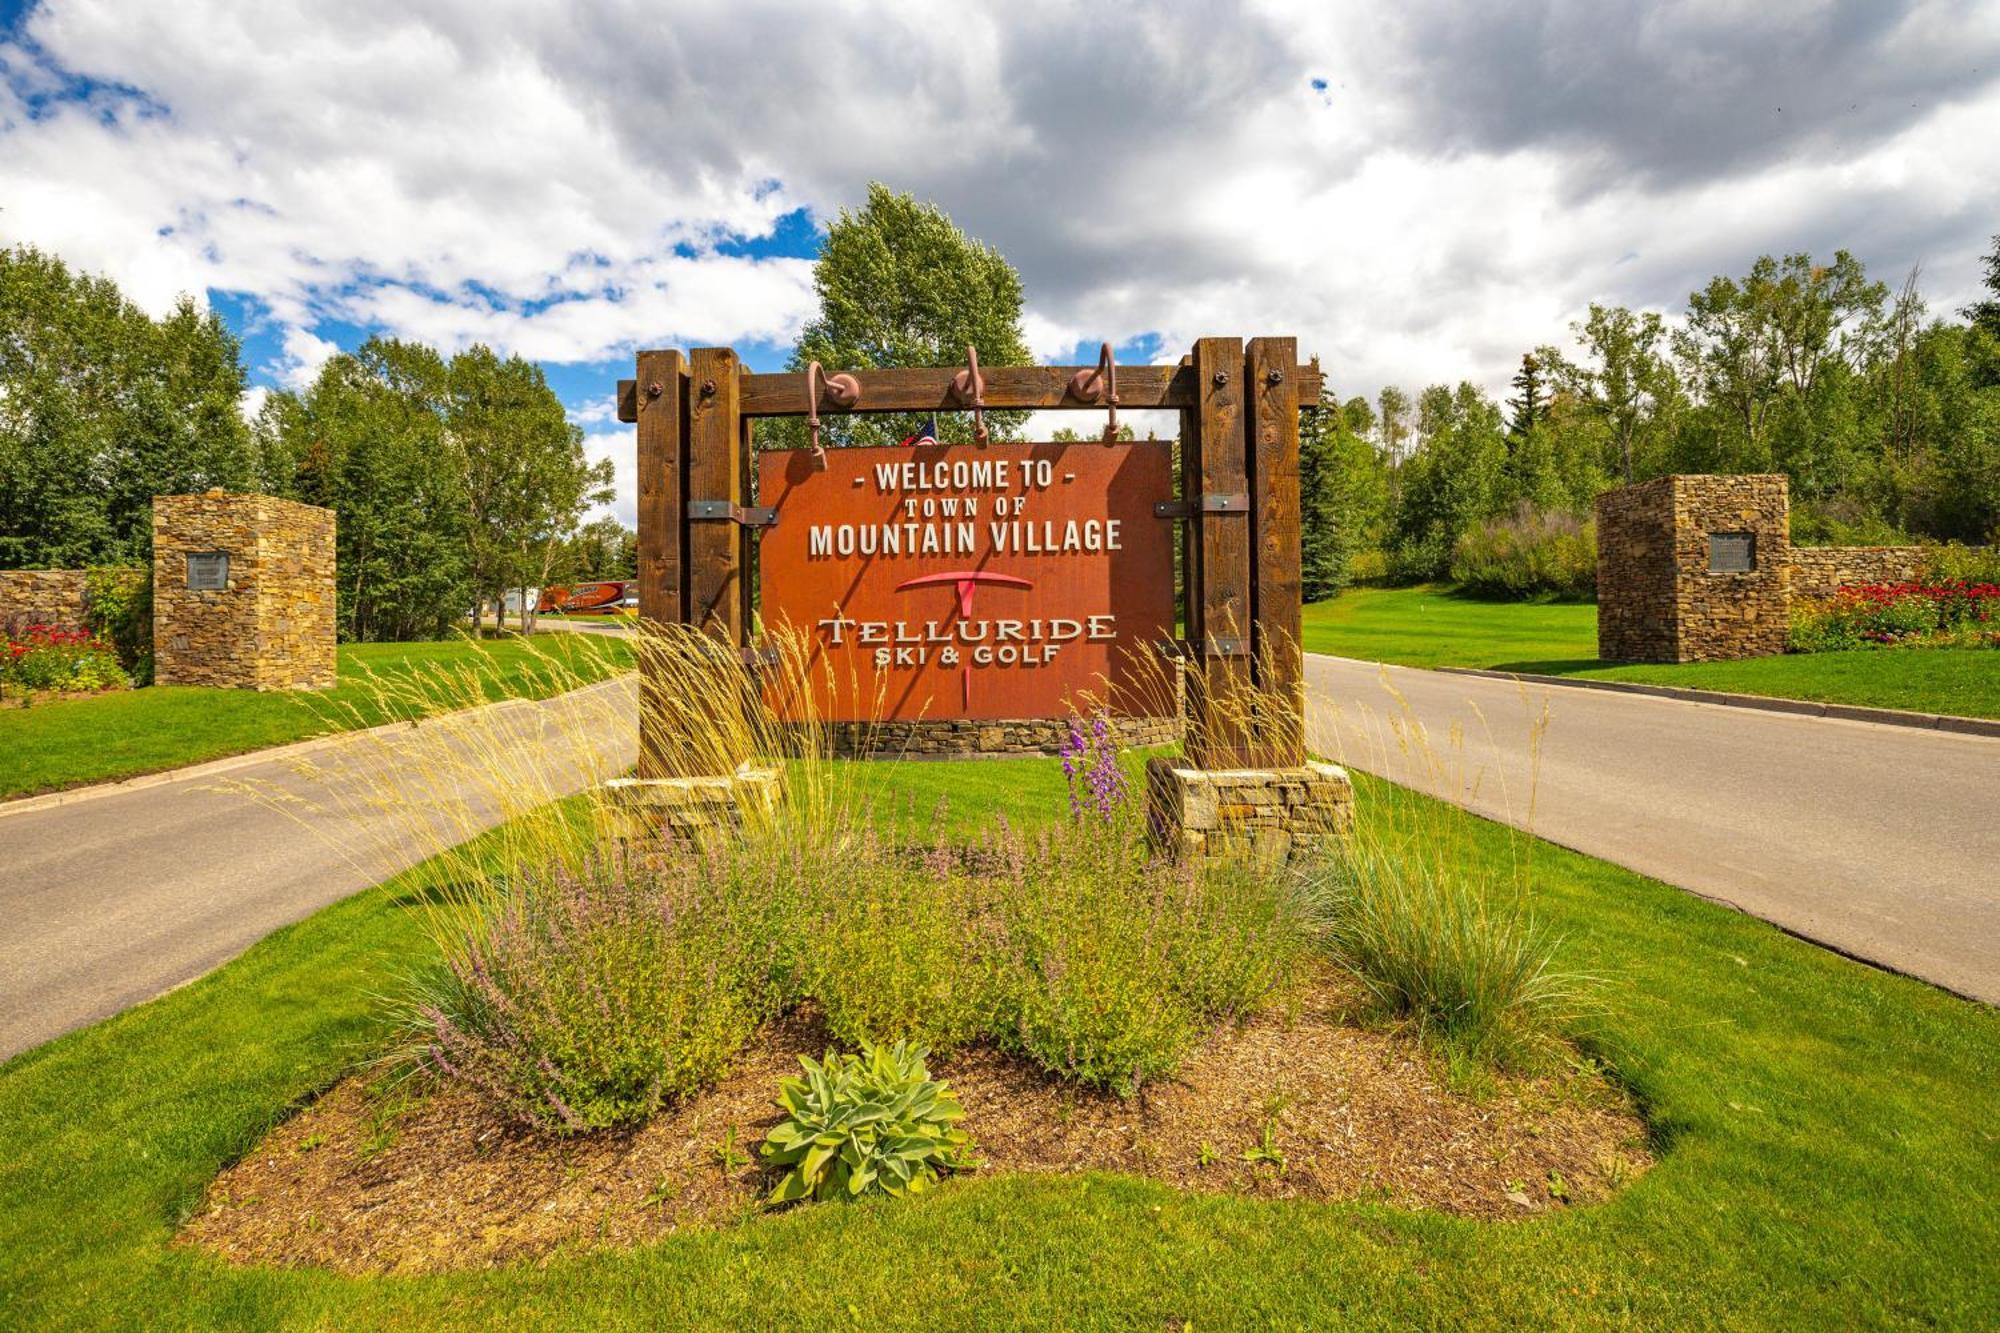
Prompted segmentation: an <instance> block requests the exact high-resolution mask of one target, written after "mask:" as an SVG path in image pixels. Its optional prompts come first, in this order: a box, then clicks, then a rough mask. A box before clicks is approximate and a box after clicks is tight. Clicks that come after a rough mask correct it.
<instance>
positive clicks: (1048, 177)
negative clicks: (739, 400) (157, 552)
mask: <svg viewBox="0 0 2000 1333" xmlns="http://www.w3.org/2000/svg"><path fill="white" fill-rule="evenodd" d="M1996 144H2000V0H1986V2H1985V3H1976V2H1958V0H1938V2H1937V3H1919V4H1899V3H1893V2H1892V0H1852V2H1847V3H1843V2H1841V0H1820V2H1817V3H1813V2H1805V3H1795V2H1793V0H1758V2H1757V3H1755V4H1750V3H1742V2H1740V0H1699V2H1696V3H1684V4H1661V5H1634V4H1624V3H1618V2H1617V0H1567V2H1566V0H1546V2H1544V3H1533V2H1526V0H1524V2H1523V3H1498V2H1497V0H1496V2H1494V3H1486V2H1485V0H1482V3H1479V4H1448V3H1431V2H1429V0H1398V3H1395V4H1380V5H1367V6H1363V5H1349V4H1339V3H1327V2H1326V0H1319V2H1317V3H1314V2H1312V0H1301V2H1300V3H1293V4H1284V3H1246V4H1242V5H1229V4H1226V3H1222V2H1221V0H1207V2H1195V3H1167V4H1159V3H1155V4H1146V5H1121V4H1118V3H1114V2H1113V0H1095V2H1094V3H1089V4H1066V3H1042V2H1040V0H1007V2H1006V3H1001V4H994V5H991V6H976V5H970V4H964V3H956V2H954V3H949V4H945V3H939V4H873V5H861V4H844V3H839V2H838V0H814V3H811V4H806V5H785V4H776V3H766V2H765V0H730V3H718V4H703V3H681V4H675V5H667V4H641V3H637V2H636V0H567V2H566V3H562V4H551V3H545V2H543V0H519V2H513V0H477V3H472V2H466V3H458V2H456V0H449V2H447V0H437V2H426V0H342V2H341V3H331V2H329V0H317V2H315V0H305V2H303V3H286V2H284V0H256V3H242V2H241V0H238V2H237V3H221V2H218V0H174V3H171V4H162V3H152V2H151V0H124V2H123V3H112V2H111V0H40V3H35V4H30V5H22V4H19V3H14V2H13V0H0V242H6V243H13V242H32V243H35V244H38V245H41V246H43V247H45V248H48V249H52V250H54V251H56V252H57V253H59V254H61V255H62V256H64V257H65V258H66V259H68V260H70V261H72V262H73V263H75V264H78V265H81V266H83V267H86V268H90V269H95V270H100V271H103V272H106V273H109V274H110V275H112V276H113V277H115V278H116V279H117V280H118V281H119V282H120V283H121V284H122V285H123V287H124V288H125V290H126V291H127V292H128V293H129V294H130V295H131V296H132V297H134V298H135V299H136V300H138V301H140V302H141V303H142V304H144V305H146V306H148V307H150V308H153V309H156V310H157V309H161V308H164V307H165V306H166V305H168V304H170V303H171V302H172V301H173V300H174V299H175V297H176V296H177V294H179V293H182V292H186V293H190V294H192V295H194V296H195V297H196V298H197V299H198V300H202V301H205V302H207V303H209V304H211V305H213V306H214V307H215V308H217V309H218V310H220V311H222V312H223V313H224V314H225V316H226V317H227V318H228V319H229V320H230V321H231V323H232V324H233V325H234V326H235V327H236V328H237V329H238V331H239V332H240V333H241V334H242V335H243V338H244V341H245V346H246V357H247V359H248V361H249V363H250V366H251V370H252V376H253V379H254V381H255V382H257V383H258V384H260V385H276V384H298V383H300V382H302V381H304V380H306V379H308V378H310V376H311V375H312V373H313V371H314V370H315V368H316V367H317V366H318V364H319V363H320V362H321V361H322V360H323V359H324V358H325V357H326V356H327V355H329V354H330V353H331V352H332V351H333V350H335V349H337V348H341V347H347V346H351V345H353V344H354V343H355V342H357V341H359V340H360V339H361V338H363V337H366V336H367V335H368V334H369V333H370V332H374V331H386V332H389V333H393V334H396V335H400V336H404V337H415V338H421V339H424V340H427V341H429V342H432V343H435V344H438V345H441V346H443V347H445V348H447V349H456V348H458V347H462V346H464V345H466V344H468V343H471V342H475V341H483V342H487V343H490V344H492V345H494V346H496V347H499V348H501V349H503V350H509V351H515V352H519V353H520V354H522V355H524V356H528V357H532V358H535V359H537V360H539V361H541V362H543V363H544V365H545V366H546V367H547V369H548V372H549V375H550V379H551V382H552V383H554V384H555V386H556V388H557V390H558V391H559V392H560V393H561V394H562V395H563V397H564V399H565V400H566V401H567V402H568V403H569V404H570V407H571V410H572V412H573V413H574V414H575V415H576V418H577V420H578V421H579V422H580V423H581V424H582V425H583V426H584V428H585V430H586V431H588V432H590V434H591V447H592V449H593V451H594V452H597V453H599V454H602V455H608V456H612V457H615V458H617V459H619V461H620V463H621V468H622V471H623V473H624V479H625V482H626V484H627V486H628V487H629V478H630V468H629V454H630V447H631V446H630V439H629V435H628V433H627V428H620V427H618V425H617V423H616V422H615V421H612V420H611V419H610V410H609V393H610V387H611V383H612V381H613V380H615V379H616V378H617V376H618V375H619V374H620V373H629V370H628V369H627V367H628V365H629V358H630V354H631V352H632V350H633V349H634V348H635V347H637V346H640V345H653V346H692V345H697V344H714V343H725V342H726V343H732V344H735V345H736V346H737V347H738V348H739V349H741V350H743V351H744V352H745V354H746V356H747V357H748V359H749V361H750V362H751V364H752V365H753V366H754V367H757V368H774V367H775V366H776V365H777V364H778V363H779V362H781V361H782V360H783V358H784V355H785V352H786V350H787V348H788V347H789V345H790V343H791V340H792V339H793V337H794V336H795V334H796V332H797V330H798V328H799V326H800V324H801V323H802V322H803V321H804V320H805V319H806V318H808V317H809V315H810V313H811V311H812V290H811V273H810V268H811V257H812V255H813V253H814V252H815V249H816V247H817V243H818V238H819V236H820V234H821V233H822V231H823V228H824V224H825V221H826V220H827V219H828V218H830V217H832V216H834V215H835V214H836V213H837V212H838V210H839V209H840V208H842V207H843V206H849V205H852V204H854V203H855V202H856V201H857V200H858V199H859V198H860V197H861V195H862V194H863V192H864V190H865V188H866V184H867V182H868V181H869V180H871V179H879V180H883V181H886V182H888V183H889V184H891V185H893V186H894V187H896V188H898V189H901V190H908V191H913V192H915V193H916V194H918V195H919V196H921V197H924V198H928V199H931V200H933V201H935V202H936V203H938V204H939V205H941V206H942V207H943V208H944V209H945V210H946V211H947V212H949V213H950V214H951V215H952V217H953V218H954V219H956V220H957V221H958V222H959V223H960V224H961V225H962V226H964V227H966V228H967V229H968V230H970V231H971V232H973V233H974V234H975V235H978V236H980V237H982V238H984V239H985V240H988V241H990V242H992V243H993V244H995V245H997V246H998V247H999V248H1000V249H1001V251H1002V252H1003V253H1005V254H1006V255H1007V256H1008V258H1009V259H1011V260H1012V261H1013V262H1014V264H1015V265H1016V266H1017V267H1018V268H1019V269H1020V270H1021V274H1022V278H1023V280H1024V282H1025V284H1026V288H1027V296H1028V321H1027V323H1028V333H1029V340H1030V343H1031V345H1032V346H1033V347H1034V349H1035V351H1036V352H1037V354H1038V355H1040V356H1041V357H1042V358H1043V359H1044V360H1058V361H1069V360H1076V359H1082V358H1081V354H1080V352H1079V348H1080V346H1081V345H1084V344H1095V343H1096V342H1097V341H1098V340H1099V339H1106V338H1108V339H1110V340H1111V341H1112V342H1114V343H1115V344H1117V345H1118V346H1119V348H1120V350H1121V355H1123V356H1125V357H1127V358H1132V359H1142V358H1149V357H1155V356H1158V357H1167V356H1177V355H1179V354H1180V352H1181V350H1182V349H1184V348H1185V346H1186V345H1187V344H1188V343H1189V342H1190V341H1191V340H1192V339H1193V338H1194V337H1196V336H1198V335H1201V334H1205V333H1241V334H1246V335H1247V334H1252V333H1296V334H1297V335H1299V337H1300V338H1301V340H1302V345H1303V347H1304V349H1305V350H1306V351H1308V352H1316V353H1318V354H1319V355H1320V356H1321V358H1322V360H1323V362H1324V364H1325V366H1326V368H1327V370H1328V371H1329V373H1330V375H1331V376H1332V380H1333V383H1334V384H1335V386H1336V387H1337V388H1338V389H1339V390H1340V392H1342V393H1343V394H1352V393H1370V394H1372V393H1373V392H1374V390H1375V389H1376V388H1377V387H1379V386H1380V385H1381V384H1383V383H1385V382H1395V383H1400V384H1404V385H1407V386H1410V387H1412V388H1415V387H1418V386H1421V385H1422V384H1424V383H1427V382H1431V381H1437V380H1446V379H1450V380H1456V379H1459V378H1471V379H1473V380H1475V381H1478V382H1481V383H1483V384H1486V385H1489V386H1493V387H1498V386H1501V385H1503V384H1504V382H1505V380H1506V378H1507V376H1508V374H1509V373H1510V372H1511V369H1512V367H1513V364H1514V363H1515V362H1516V361H1517V359H1518V358H1519V355H1520V353H1521V351H1522V350H1523V349H1525V348H1527V347H1529V346H1531V345H1533V344H1535V343H1537V342H1544V341H1550V340H1552V339H1555V338H1558V337H1559V336H1560V335H1561V334H1562V331H1563V330H1564V328H1565V326H1566V325H1567V324H1568V322H1569V321H1571V320H1573V319H1576V318H1578V317H1580V315H1581V314H1582V312H1583V310H1584V308H1585V307H1586V306H1587V305H1588V304H1589V303H1590V302H1592V301H1604V302H1619V303H1624V304H1628V305H1634V306H1645V307H1654V308H1659V309H1663V310H1669V311H1672V310H1677V309H1679V308H1680V306H1681V305H1682V303H1683V302H1684V301H1685V298H1686V295H1687V293H1688V291H1689V290H1690V289H1691V288H1693V287H1695V286H1696V285H1698V284H1699V283H1701V282H1702V281H1703V280H1705V279H1706V278H1707V277H1708V276H1710V275H1712V274H1715V273H1718V272H1731V273H1738V272H1741V271H1742V270H1743V269H1744V268H1745V267H1746V266H1747V265H1748V263H1749V262H1750V261H1751V260H1752V259H1753V258H1754V257H1755V256H1757V255H1758V254H1760V253H1764V252H1767V251H1769V252H1783V251H1794V250H1807V251H1811V252H1814V253H1830V252H1831V251H1832V250H1833V249H1834V248H1836V247H1841V246H1844V247H1846V248H1848V249H1851V250H1853V251H1854V252H1855V253H1856V254H1857V255H1859V256H1860V257H1861V259H1862V260H1863V261H1864V262H1865V263H1866V264H1867V265H1868V267H1869V269H1870V271H1871V272H1872V273H1874V274H1875V275H1877V276H1880V277H1885V278H1889V279H1891V280H1892V281H1893V280H1896V279H1899V278H1900V277H1901V275H1902V274H1903V273H1904V272H1906V271H1907V270H1908V269H1909V267H1910V266H1911V265H1912V264H1921V265H1922V266H1923V273H1924V278H1923V286H1924V290H1925V292H1926V293H1927V294H1928V295H1929V296H1930V298H1931V301H1932V307H1933V309H1934V310H1935V311H1937V312H1938V313H1948V312H1949V311H1951V310H1952V309H1953V308H1955V307H1956V306H1958V305H1960V304H1963V303H1964V302H1965V301H1966V300H1967V299H1969V298H1970V296H1971V294H1972V292H1973V289H1974V287H1975V286H1976V283H1977V273H1978V262H1977V261H1978V257H1979V255H1980V254H1981V252H1982V251H1984V249H1985V248H1986V245H1987V237H1988V236H1990V235H1991V234H1992V233H1994V232H2000V147H1996ZM617 508H618V510H619V511H620V512H621V513H622V514H623V515H624V516H625V517H627V518H628V519H629V517H630V495H629V490H628V493H627V494H626V495H624V496H622V497H621V500H620V503H619V505H618V506H617Z"/></svg>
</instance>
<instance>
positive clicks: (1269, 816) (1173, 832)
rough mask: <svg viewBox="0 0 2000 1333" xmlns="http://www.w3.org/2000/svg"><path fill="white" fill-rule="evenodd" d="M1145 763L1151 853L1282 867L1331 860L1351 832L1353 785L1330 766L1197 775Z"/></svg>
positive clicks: (1171, 764) (1177, 766) (1176, 762)
mask: <svg viewBox="0 0 2000 1333" xmlns="http://www.w3.org/2000/svg"><path fill="white" fill-rule="evenodd" d="M1185 765H1186V761H1185V760H1182V759H1171V758H1160V759H1151V760H1148V761H1147V763H1146V816H1147V819H1148V821H1149V822H1150V824H1151V831H1152V835H1153V839H1154V843H1155V845H1156V846H1159V847H1162V848H1164V849H1165V850H1166V851H1167V852H1169V853H1170V854H1172V855H1174V856H1177V857H1181V858H1190V857H1210V856H1222V855H1234V854H1247V855H1250V856H1252V857H1255V858H1257V859H1259V860H1271V861H1286V860H1292V859H1297V858H1305V857H1311V856H1314V855H1318V854H1322V853H1327V852H1331V851H1333V850H1334V849H1335V847H1336V846H1337V845H1338V844H1339V843H1340V841H1341V840H1342V839H1343V838H1345V837H1346V836H1347V833H1348V831H1349V830H1350V829H1351V828H1352V827H1353V824H1354V785H1353V783H1351V782H1350V781H1349V780H1348V777H1347V773H1346V771H1345V770H1343V769H1340V768H1338V767H1336V766H1335V765H1333V764H1322V763H1317V762H1308V763H1305V764H1303V765H1301V766H1299V767H1297V768H1279V769H1255V768H1243V769H1200V768H1188V767H1186V766H1185Z"/></svg>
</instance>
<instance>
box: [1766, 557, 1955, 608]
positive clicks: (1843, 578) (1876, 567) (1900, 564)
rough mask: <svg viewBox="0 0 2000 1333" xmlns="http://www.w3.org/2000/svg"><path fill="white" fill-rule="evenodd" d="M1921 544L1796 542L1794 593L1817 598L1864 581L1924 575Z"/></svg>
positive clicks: (1904, 579) (1894, 580)
mask: <svg viewBox="0 0 2000 1333" xmlns="http://www.w3.org/2000/svg"><path fill="white" fill-rule="evenodd" d="M1929 562H1930V557H1929V554H1928V553H1927V552H1926V551H1925V550H1924V548H1923V547H1921V546H1794V547H1793V548H1792V596H1793V597H1795V598H1798V599H1799V600H1801V601H1810V602H1817V601H1823V600H1825V599H1826V598H1828V597H1831V596H1833V595H1834V594H1835V593H1836V592H1839V591H1840V590H1841V589H1842V588H1844V587H1848V586H1851V585H1854V584H1861V583H1904V582H1910V581H1913V580H1916V579H1921V578H1923V577H1924V574H1925V570H1926V567H1927V566H1928V565H1929Z"/></svg>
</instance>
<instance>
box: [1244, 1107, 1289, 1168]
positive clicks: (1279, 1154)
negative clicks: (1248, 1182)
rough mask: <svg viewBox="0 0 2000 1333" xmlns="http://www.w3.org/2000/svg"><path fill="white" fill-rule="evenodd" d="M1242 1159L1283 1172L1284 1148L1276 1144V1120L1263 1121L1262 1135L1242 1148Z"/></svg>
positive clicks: (1254, 1164)
mask: <svg viewBox="0 0 2000 1333" xmlns="http://www.w3.org/2000/svg"><path fill="white" fill-rule="evenodd" d="M1243 1160H1244V1161H1246V1162H1248V1163H1250V1165H1252V1166H1269V1167H1272V1168H1274V1169H1275V1170H1276V1171H1277V1173H1278V1174H1279V1175H1281V1176H1282V1175H1284V1174H1285V1150H1284V1149H1283V1148H1280V1147H1279V1146H1278V1122H1277V1121H1275V1120H1266V1121H1265V1122H1264V1137H1263V1139H1262V1140H1260V1141H1259V1142H1257V1143H1253V1144H1251V1145H1250V1146H1249V1147H1248V1148H1245V1149H1244V1150H1243Z"/></svg>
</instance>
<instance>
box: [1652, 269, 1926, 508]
mask: <svg viewBox="0 0 2000 1333" xmlns="http://www.w3.org/2000/svg"><path fill="white" fill-rule="evenodd" d="M1888 296H1889V289H1888V287H1887V286H1886V285H1884V284H1882V283H1879V282H1877V283H1871V282H1869V281H1868V279H1867V274H1866V273H1865V271H1864V270H1863V268H1862V266H1861V263H1860V261H1858V260H1856V259H1855V258H1854V256H1853V255H1851V254H1849V253H1848V252H1847V251H1845V250H1839V251H1836V252H1835V253H1834V258H1833V262H1832V263H1831V264H1816V263H1814V262H1813V259H1812V256H1811V255H1807V254H1794V255H1787V256H1786V257H1785V258H1784V259H1783V260H1782V261H1780V260H1777V259H1774V258H1772V257H1771V256H1770V255H1765V256H1763V257H1761V258H1760V259H1758V260H1757V262H1756V263H1755V264H1752V265H1751V266H1750V272H1749V274H1748V275H1747V276H1746V277H1745V278H1744V279H1743V280H1742V281H1741V282H1738V281H1736V280H1734V279H1732V278H1727V277H1718V278H1715V279H1714V280H1712V281H1711V282H1710V283H1709V285H1708V286H1707V287H1705V288H1703V289H1702V290H1701V291H1698V292H1695V293H1693V294H1692V295H1690V296H1689V297H1688V322H1687V328H1686V329H1685V330H1683V331H1682V332H1681V333H1680V334H1678V335H1676V337H1675V339H1674V347H1675V354H1676V355H1677V356H1678V357H1679V359H1680V361H1681V363H1682V366H1683V374H1684V375H1685V377H1686V379H1687V381H1688V382H1689V383H1690V384H1692V385H1693V386H1695V387H1696V389H1697V390H1698V392H1699V393H1700V396H1701V398H1702V399H1703V402H1704V407H1705V410H1706V414H1707V416H1708V418H1709V420H1708V421H1707V422H1706V423H1705V424H1706V425H1707V427H1708V429H1709V431H1710V433H1711V434H1710V443H1709V447H1707V448H1706V449H1704V450H1703V451H1702V452H1703V454H1704V455H1705V457H1704V458H1703V459H1702V461H1703V462H1704V463H1706V464H1707V465H1708V466H1709V467H1710V468H1711V469H1713V468H1716V467H1720V468H1721V469H1722V470H1727V471H1746V472H1747V471H1760V470H1764V469H1768V468H1771V467H1773V466H1777V467H1780V468H1782V469H1784V470H1785V471H1786V472H1788V473H1790V474H1792V476H1793V479H1794V481H1795V482H1798V483H1800V485H1801V488H1802V489H1803V491H1804V492H1805V493H1807V494H1823V493H1825V492H1826V491H1827V490H1828V489H1829V488H1830V487H1831V486H1832V485H1833V484H1834V483H1835V481H1836V469H1835V468H1833V467H1831V466H1828V464H1829V462H1830V460H1831V458H1832V456H1833V455H1834V454H1836V453H1837V452H1838V450H1835V449H1830V448H1828V447H1827V446H1828V445H1829V444H1830V443H1832V441H1831V437H1830V436H1829V434H1828V431H1827V428H1828V426H1829V425H1831V424H1832V422H1831V419H1830V418H1829V417H1828V416H1827V410H1828V409H1829V408H1831V407H1835V406H1837V403H1836V402H1834V401H1833V400H1835V399H1838V397H1839V396H1840V394H1839V389H1840V388H1841V387H1842V386H1840V385H1835V386H1834V391H1833V393H1832V394H1822V393H1821V389H1822V387H1823V386H1824V385H1826V383H1827V379H1828V376H1829V375H1833V376H1836V377H1838V376H1839V375H1840V373H1841V372H1843V371H1852V370H1854V369H1855V368H1856V367H1857V365H1858V364H1859V362H1860V361H1861V360H1862V359H1863V358H1864V357H1865V355H1866V353H1867V351H1868V349H1869V348H1870V346H1871V345H1872V341H1873V339H1874V338H1875V337H1876V336H1877V334H1878V330H1879V325H1880V322H1881V319H1882V313H1883V306H1884V304H1885V302H1886V301H1887V300H1888Z"/></svg>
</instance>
